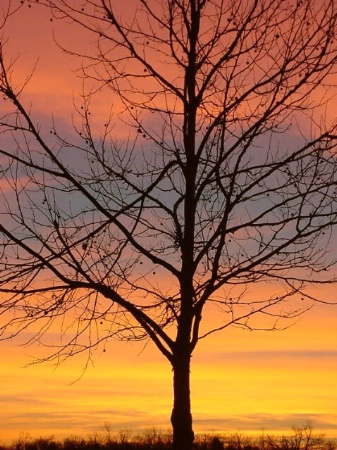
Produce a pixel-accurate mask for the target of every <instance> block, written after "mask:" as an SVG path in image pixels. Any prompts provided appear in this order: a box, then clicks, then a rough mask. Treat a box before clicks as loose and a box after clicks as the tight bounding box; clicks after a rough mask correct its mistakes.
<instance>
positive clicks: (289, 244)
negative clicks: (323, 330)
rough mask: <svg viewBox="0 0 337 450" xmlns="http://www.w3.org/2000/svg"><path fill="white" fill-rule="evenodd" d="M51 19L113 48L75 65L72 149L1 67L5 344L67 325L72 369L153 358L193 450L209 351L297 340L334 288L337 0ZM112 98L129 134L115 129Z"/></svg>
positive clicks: (107, 4) (162, 6) (175, 3)
mask: <svg viewBox="0 0 337 450" xmlns="http://www.w3.org/2000/svg"><path fill="white" fill-rule="evenodd" d="M26 3H27V2H26ZM32 3H35V2H34V1H33V0H32V1H31V2H29V1H28V4H32ZM36 3H38V4H39V5H42V6H46V7H49V8H50V11H51V14H52V17H53V20H54V23H55V27H57V23H58V22H57V21H58V20H60V21H63V20H64V19H67V23H71V24H72V25H71V26H74V27H76V26H81V27H82V28H83V33H89V34H91V35H93V36H95V37H96V39H97V47H96V49H95V51H92V52H89V51H87V53H85V54H84V55H82V54H81V51H80V49H74V48H69V47H68V48H67V49H66V50H67V52H68V53H69V55H71V56H73V57H79V58H81V67H82V74H83V76H84V78H85V80H86V81H87V82H88V81H89V82H90V83H91V90H90V91H89V92H88V91H87V93H86V94H84V95H83V98H82V100H83V103H82V104H81V105H79V106H78V107H76V108H75V109H76V113H77V115H78V119H77V121H76V120H75V126H74V134H73V136H72V137H66V136H65V135H62V133H61V132H60V130H59V129H58V126H57V123H55V124H54V126H53V128H52V129H51V130H50V129H47V128H46V126H45V125H44V124H41V125H39V124H37V123H35V121H34V120H33V113H32V111H31V110H30V109H29V108H27V107H26V106H25V105H24V104H23V102H22V101H21V97H20V93H21V90H22V87H19V88H15V87H14V86H13V85H12V83H11V73H12V71H13V70H14V69H13V67H12V65H11V63H9V62H6V58H5V56H4V53H2V56H1V61H0V64H1V80H0V83H1V84H0V90H1V94H2V96H3V98H4V100H5V101H6V102H5V103H4V105H5V106H4V107H2V111H5V112H3V115H2V118H1V123H0V126H1V150H0V155H1V174H2V182H1V189H2V201H3V206H2V208H1V224H0V236H1V247H0V248H1V263H0V265H1V266H0V268H1V270H0V286H1V292H2V296H1V314H2V324H1V331H2V336H3V338H4V339H8V338H9V337H14V336H16V335H18V334H19V333H20V332H22V331H23V330H27V329H30V328H31V327H32V328H33V329H34V325H35V324H36V323H38V324H39V331H38V332H37V333H35V334H34V336H33V337H32V339H31V342H35V341H40V342H41V341H43V338H44V335H45V334H47V333H48V330H49V329H50V327H51V326H54V324H56V325H57V326H59V329H61V340H60V343H59V345H56V344H53V345H54V350H53V351H52V353H51V354H50V356H49V357H50V358H56V359H60V360H62V359H63V358H66V357H69V356H72V355H75V354H77V353H79V352H84V351H89V355H90V352H91V351H92V350H93V349H96V348H97V347H98V346H100V345H102V346H103V347H104V345H105V344H106V342H107V340H109V339H111V338H117V339H127V340H132V339H135V340H149V341H152V342H153V344H154V345H155V346H156V347H157V348H158V350H159V351H160V352H161V353H162V354H163V355H164V356H165V357H166V358H167V360H168V361H169V363H170V364H171V366H172V369H173V377H174V379H173V397H174V404H173V411H172V416H171V421H172V426H173V442H174V444H173V445H174V448H175V449H176V450H178V449H179V450H183V449H184V450H188V449H191V448H192V443H193V429H192V415H191V405H190V360H191V355H192V352H193V351H194V349H195V347H196V345H197V343H198V341H199V340H200V339H203V338H205V337H207V336H209V335H210V334H211V333H214V332H217V331H220V330H224V329H226V328H227V327H230V326H238V327H242V328H246V329H274V328H277V327H281V326H282V324H280V323H279V322H280V320H281V319H290V320H291V319H294V318H296V317H298V316H299V315H300V314H302V313H303V312H304V311H305V310H307V309H308V308H310V307H311V305H312V304H314V303H315V302H317V301H323V302H324V301H326V299H324V298H317V297H315V296H314V295H313V294H312V291H311V290H310V286H312V285H314V284H317V285H319V284H328V283H333V282H335V276H334V273H333V269H334V267H335V259H334V255H333V252H331V251H330V247H329V242H331V236H332V235H333V233H334V232H335V231H334V227H335V225H336V224H337V204H336V183H337V165H336V159H335V147H336V139H337V130H336V123H332V122H331V121H329V119H328V118H327V117H325V116H324V115H323V114H322V111H324V106H325V105H327V104H328V100H329V92H330V85H331V83H332V79H333V78H332V77H333V75H335V74H336V62H337V45H336V41H335V39H336V32H337V24H336V20H337V9H336V2H335V1H334V0H322V2H317V1H314V0H263V1H262V0H247V1H246V2H241V1H237V0H230V1H224V0H165V1H159V0H147V1H145V0H138V1H135V2H134V4H135V10H134V15H133V16H132V17H130V16H127V15H125V16H123V11H122V9H119V10H117V7H116V6H115V2H113V1H112V0H87V1H85V2H82V1H74V2H68V1H65V0H64V1H63V0H40V1H39V2H38V1H37V0H36ZM34 7H35V5H34ZM69 19H70V20H69ZM59 45H62V41H59ZM102 92H103V93H105V92H109V95H110V96H112V98H116V99H117V100H118V102H119V103H118V106H117V108H118V109H117V112H118V117H117V119H113V116H111V118H110V119H109V120H107V122H106V123H105V124H104V126H103V127H102V129H98V127H97V126H96V125H94V124H93V121H92V114H91V112H92V111H91V102H92V101H93V98H94V96H95V95H100V93H102ZM118 121H120V122H118ZM118 123H123V124H124V126H125V125H128V126H129V135H128V137H127V138H125V139H122V140H121V139H118V133H117V132H116V131H115V128H114V127H113V125H114V124H115V126H117V125H118ZM116 124H117V125H116ZM266 283H270V285H271V286H272V288H273V290H274V291H273V294H271V295H269V296H266V297H265V296H263V294H261V293H259V292H264V291H263V290H262V289H261V290H260V291H259V286H260V287H263V286H265V284H266ZM250 285H254V286H253V288H252V289H251V290H250V289H249V286H250ZM212 308H213V309H214V308H217V309H218V311H219V312H221V314H217V320H218V321H217V322H214V323H212V324H210V322H209V321H203V322H202V315H203V316H205V315H207V313H208V312H209V310H212ZM64 318H66V320H65V321H64ZM207 327H208V328H207ZM47 344H48V340H47V342H46V345H47Z"/></svg>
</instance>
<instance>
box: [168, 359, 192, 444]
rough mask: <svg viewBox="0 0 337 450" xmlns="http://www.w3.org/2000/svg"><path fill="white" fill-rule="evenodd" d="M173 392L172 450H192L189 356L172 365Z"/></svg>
mask: <svg viewBox="0 0 337 450" xmlns="http://www.w3.org/2000/svg"><path fill="white" fill-rule="evenodd" d="M173 392H174V397H173V398H174V403H173V410H172V416H171V423H172V428H173V449H174V450H192V447H193V441H194V433H193V428H192V414H191V398H190V355H186V356H185V357H180V358H179V359H178V360H176V361H175V362H174V364H173Z"/></svg>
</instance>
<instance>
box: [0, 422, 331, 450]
mask: <svg viewBox="0 0 337 450" xmlns="http://www.w3.org/2000/svg"><path fill="white" fill-rule="evenodd" d="M171 447H172V437H171V435H170V434H169V433H164V432H162V431H160V430H158V429H157V428H151V429H148V430H147V431H145V432H143V433H142V434H137V435H136V434H133V433H132V432H130V431H120V432H119V433H113V432H112V429H111V427H110V425H105V426H104V427H102V430H101V431H99V432H97V433H94V434H92V435H90V436H89V437H87V438H81V437H77V436H73V437H69V438H66V439H64V440H62V441H60V440H55V439H54V436H50V437H40V438H37V439H36V438H31V437H30V436H29V434H25V435H21V436H20V437H19V438H18V439H17V440H16V441H14V442H13V443H12V444H9V445H0V450H169V449H171ZM194 448H195V450H337V443H336V442H334V441H331V440H328V439H326V438H325V436H324V435H323V434H318V433H314V432H313V429H312V427H311V426H310V425H306V426H303V427H293V429H292V432H291V433H290V434H289V435H285V436H272V435H269V434H262V435H261V436H259V437H258V438H252V437H248V436H246V435H244V434H239V433H235V434H228V435H223V434H215V433H213V434H198V435H196V438H195V443H194Z"/></svg>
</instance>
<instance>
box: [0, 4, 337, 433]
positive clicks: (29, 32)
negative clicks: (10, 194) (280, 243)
mask: <svg viewBox="0 0 337 450" xmlns="http://www.w3.org/2000/svg"><path fill="white" fill-rule="evenodd" d="M130 3H131V2H130ZM49 19H50V17H49V13H48V12H46V11H45V10H43V9H41V8H37V7H36V6H35V7H32V8H28V6H27V5H24V7H23V8H22V9H21V10H20V11H19V12H18V14H16V15H15V16H13V17H12V18H11V20H10V21H9V23H8V24H7V26H6V28H5V30H4V32H3V34H4V35H5V36H6V37H9V40H8V42H7V44H6V47H5V52H6V53H7V54H8V56H11V57H16V56H18V60H17V62H16V67H17V69H16V71H15V72H14V74H15V75H14V76H15V77H16V78H17V80H22V79H25V77H26V75H27V74H29V73H30V72H31V70H32V69H33V67H34V65H35V63H36V62H37V60H38V62H37V67H36V69H35V73H34V74H33V78H32V80H31V81H30V83H29V84H28V85H27V86H26V89H25V91H24V95H23V99H24V100H26V101H27V102H28V103H30V102H31V103H32V105H33V109H34V114H35V116H36V117H38V118H39V120H40V121H41V123H43V125H45V124H48V123H51V117H52V114H54V117H55V118H57V120H58V124H60V126H61V127H62V128H63V130H64V131H65V132H66V133H67V132H69V130H70V129H71V108H72V104H73V99H74V98H75V99H76V98H78V95H79V94H80V88H81V82H80V80H79V78H77V77H76V72H75V68H76V67H77V65H78V64H77V63H78V61H74V60H72V59H71V58H69V56H67V55H64V54H62V52H61V51H60V49H58V48H57V47H56V46H55V43H54V41H53V35H52V33H53V29H54V25H53V22H51V21H50V20H49ZM56 31H57V30H56ZM64 33H65V34H62V38H63V42H69V43H74V42H75V43H76V42H77V43H80V42H81V35H80V34H78V30H74V31H73V32H72V31H71V30H70V29H68V28H67V30H66V31H64ZM67 33H68V34H67ZM99 102H102V99H100V98H99V99H98V108H96V110H97V111H98V115H97V120H99V121H100V120H101V118H102V117H103V116H104V113H105V112H106V110H107V109H109V107H110V105H109V106H107V105H106V104H103V103H102V105H101V108H100V104H99ZM100 112H101V115H100ZM335 296H336V295H335V288H332V289H331V290H328V289H327V290H326V297H327V299H329V300H331V299H332V300H333V299H335ZM208 320H212V314H211V315H210V316H209V317H208ZM23 341H24V336H22V337H21V338H19V339H18V340H17V341H13V342H2V343H0V354H1V361H2V362H1V365H0V385H1V386H2V389H1V390H0V441H2V442H3V441H5V442H8V441H11V440H13V439H15V438H18V437H19V435H20V433H26V432H28V433H30V434H31V435H32V436H46V435H55V437H65V436H69V435H74V434H75V435H88V434H89V433H94V432H96V431H97V430H99V429H100V427H102V426H103V425H104V424H105V423H110V424H111V426H112V429H113V430H115V431H116V432H117V431H119V430H123V429H130V430H136V431H137V430H141V429H147V428H149V427H151V426H153V425H154V426H158V427H161V428H163V429H165V430H166V429H167V428H169V417H170V412H171V406H172V373H171V369H170V366H169V365H168V363H167V362H166V361H165V360H164V358H163V357H162V356H161V355H159V354H158V352H157V351H156V350H155V349H154V348H153V347H151V345H149V346H148V347H146V348H145V349H143V348H142V346H141V345H140V344H129V343H118V342H115V343H113V344H112V343H110V347H108V348H107V352H106V353H102V354H97V355H96V356H95V358H94V362H93V364H89V366H88V368H87V370H86V371H85V373H84V374H83V376H82V369H83V367H84V366H85V364H86V360H85V358H84V357H78V358H74V360H71V361H68V362H66V363H64V364H62V365H60V366H58V367H56V368H55V367H53V366H51V365H50V364H44V365H33V366H29V367H23V366H25V365H26V364H27V363H29V362H30V361H31V358H30V355H36V356H40V354H41V353H40V352H41V351H42V350H41V349H39V348H38V347H32V348H24V347H20V346H19V344H20V343H21V342H23ZM336 380H337V307H327V306H323V305H318V306H316V307H314V308H313V309H312V310H311V311H309V312H308V313H307V314H306V315H305V316H304V317H303V318H302V319H301V320H300V321H299V323H297V324H295V325H294V326H293V327H291V328H289V329H287V330H284V331H282V332H272V333H271V332H253V333H250V332H247V331H243V330H240V329H228V330H226V331H224V332H222V333H220V334H216V335H212V336H210V337H209V338H208V339H206V340H205V341H202V342H201V343H200V344H199V346H198V347H197V350H196V352H195V354H194V356H193V358H192V410H193V414H194V424H195V430H196V432H205V431H221V432H236V431H242V432H246V433H248V434H256V433H257V434H260V433H261V432H263V431H265V432H271V433H274V432H282V433H286V432H288V431H289V430H290V428H291V426H292V425H302V424H305V423H306V422H307V421H310V422H311V423H312V425H313V427H314V429H315V430H319V431H322V432H324V433H326V435H327V436H328V437H336V438H337V408H336V405H337V387H336Z"/></svg>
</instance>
